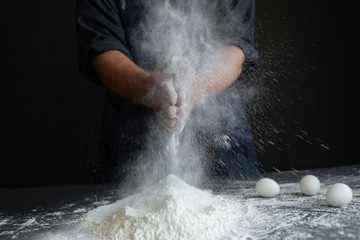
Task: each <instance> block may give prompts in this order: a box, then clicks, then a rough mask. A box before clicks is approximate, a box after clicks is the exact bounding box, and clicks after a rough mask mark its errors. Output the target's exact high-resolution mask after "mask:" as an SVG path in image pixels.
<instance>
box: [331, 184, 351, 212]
mask: <svg viewBox="0 0 360 240" xmlns="http://www.w3.org/2000/svg"><path fill="white" fill-rule="evenodd" d="M351 199H352V191H351V189H350V188H349V187H348V186H347V185H346V184H343V183H336V184H334V185H332V186H330V187H329V188H328V190H327V192H326V201H327V202H328V203H329V204H330V205H332V206H334V207H342V206H344V205H346V204H348V203H349V202H350V201H351Z"/></svg>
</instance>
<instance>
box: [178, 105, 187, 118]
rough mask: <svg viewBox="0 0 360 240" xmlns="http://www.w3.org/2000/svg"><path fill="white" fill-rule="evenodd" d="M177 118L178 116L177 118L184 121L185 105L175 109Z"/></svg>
mask: <svg viewBox="0 0 360 240" xmlns="http://www.w3.org/2000/svg"><path fill="white" fill-rule="evenodd" d="M177 116H178V118H182V119H185V116H186V104H183V105H182V106H181V107H178V108H177Z"/></svg>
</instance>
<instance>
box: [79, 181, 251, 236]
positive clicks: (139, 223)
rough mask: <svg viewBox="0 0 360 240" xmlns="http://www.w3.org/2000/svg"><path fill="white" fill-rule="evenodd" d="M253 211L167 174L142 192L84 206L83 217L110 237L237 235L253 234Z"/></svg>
mask: <svg viewBox="0 0 360 240" xmlns="http://www.w3.org/2000/svg"><path fill="white" fill-rule="evenodd" d="M254 211H256V210H255V209H253V208H251V207H250V206H249V205H246V204H244V203H241V202H239V201H235V200H232V199H230V198H226V197H224V196H217V195H213V194H211V193H210V192H208V191H203V190H200V189H198V188H195V187H193V186H190V185H188V184H186V183H185V182H184V181H182V180H181V179H179V178H178V177H176V176H175V175H172V174H170V175H168V176H167V177H166V178H164V179H162V180H160V181H159V182H158V183H157V184H156V185H154V186H153V187H151V188H148V189H146V190H144V191H143V192H141V193H138V194H134V195H131V196H129V197H127V198H124V199H122V200H119V201H117V202H115V203H113V204H109V205H105V206H101V207H98V208H96V209H94V210H92V211H90V212H88V213H87V214H85V215H84V217H83V219H82V222H83V223H84V224H85V225H87V226H91V227H92V231H93V233H94V234H96V235H98V236H99V237H101V238H103V239H112V240H120V239H131V240H142V239H144V240H145V239H146V240H155V239H157V240H163V239H164V240H177V239H184V240H185V239H189V240H190V239H197V240H198V239H234V238H233V237H236V239H241V238H249V237H251V236H250V235H248V233H247V232H246V229H248V228H249V227H250V225H252V224H253V223H251V221H250V220H249V219H251V216H250V215H252V214H254Z"/></svg>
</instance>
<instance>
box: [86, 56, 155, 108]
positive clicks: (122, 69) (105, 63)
mask: <svg viewBox="0 0 360 240" xmlns="http://www.w3.org/2000/svg"><path fill="white" fill-rule="evenodd" d="M92 64H93V66H94V68H95V71H96V75H97V77H98V78H99V79H100V80H101V81H102V82H103V83H104V85H105V86H106V87H107V88H109V89H110V90H111V91H113V92H114V93H116V94H117V95H119V96H121V97H123V98H127V99H129V100H131V101H133V102H136V103H139V104H142V105H145V106H149V103H148V101H146V98H145V96H146V94H147V93H148V91H149V83H148V82H149V77H150V73H149V72H147V71H145V70H144V69H142V68H140V67H139V66H137V65H136V64H135V63H134V62H132V61H131V60H130V59H129V58H128V57H127V56H126V55H124V54H123V53H121V52H120V51H117V50H110V51H106V52H104V53H102V54H100V55H98V56H97V57H95V58H94V59H93V61H92Z"/></svg>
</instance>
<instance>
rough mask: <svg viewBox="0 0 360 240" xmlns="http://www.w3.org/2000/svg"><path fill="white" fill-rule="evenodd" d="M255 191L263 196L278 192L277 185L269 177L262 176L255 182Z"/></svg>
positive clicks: (271, 195)
mask: <svg viewBox="0 0 360 240" xmlns="http://www.w3.org/2000/svg"><path fill="white" fill-rule="evenodd" d="M256 191H257V192H258V193H259V194H260V195H261V196H263V197H274V196H276V195H277V194H279V192H280V187H279V185H278V184H277V183H276V182H275V181H274V180H272V179H270V178H262V179H260V180H259V181H257V182H256Z"/></svg>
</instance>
